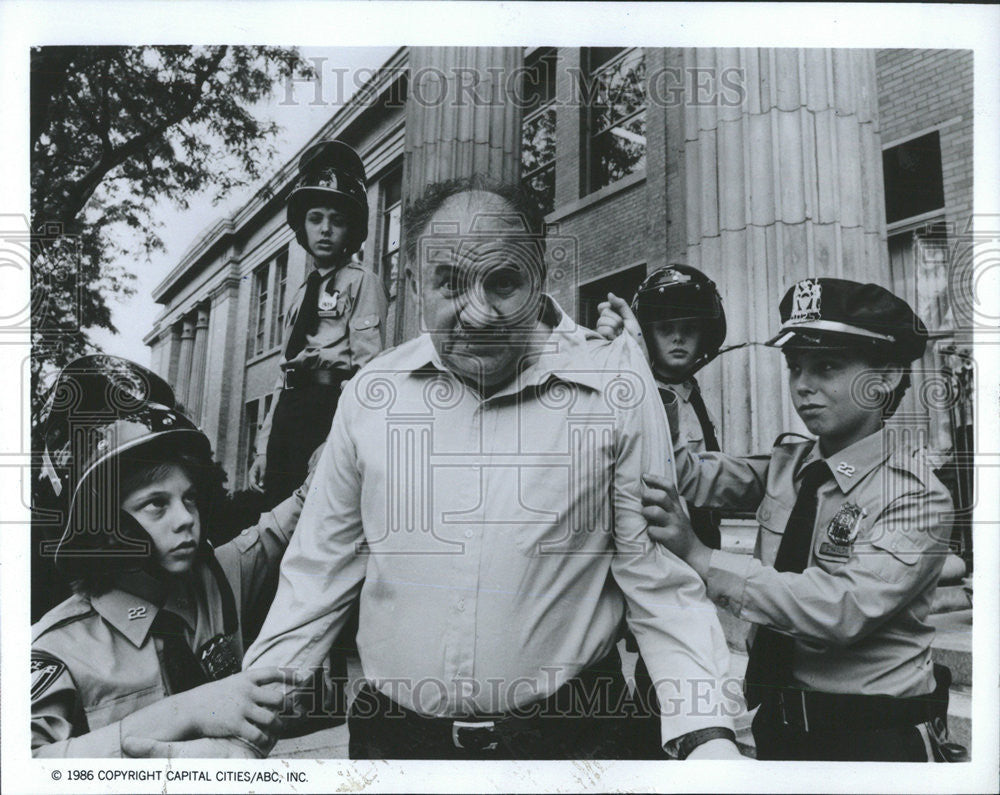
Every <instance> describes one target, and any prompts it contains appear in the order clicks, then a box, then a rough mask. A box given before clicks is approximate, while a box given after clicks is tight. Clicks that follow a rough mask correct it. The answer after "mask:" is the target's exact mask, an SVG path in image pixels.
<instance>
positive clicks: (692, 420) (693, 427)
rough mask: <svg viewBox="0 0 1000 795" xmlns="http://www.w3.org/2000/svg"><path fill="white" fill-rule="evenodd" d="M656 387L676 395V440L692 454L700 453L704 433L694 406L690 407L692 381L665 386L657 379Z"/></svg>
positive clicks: (702, 447) (703, 443) (690, 379)
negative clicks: (684, 445)
mask: <svg viewBox="0 0 1000 795" xmlns="http://www.w3.org/2000/svg"><path fill="white" fill-rule="evenodd" d="M656 385H657V386H658V387H659V388H660V389H669V390H670V391H671V392H673V393H674V394H675V395H677V431H676V433H677V434H678V438H679V439H680V440H681V441H683V442H684V443H685V444H686V445H687V447H688V449H690V450H691V451H692V452H695V453H700V452H702V451H703V450H704V449H705V432H704V431H703V430H702V429H701V423H700V422H699V421H698V415H697V414H695V411H694V406H692V405H691V393H692V392H693V391H694V387H695V382H694V379H693V378H689V379H688V380H687V381H684V382H682V383H680V384H667V383H664V382H663V381H660V380H659V379H657V382H656Z"/></svg>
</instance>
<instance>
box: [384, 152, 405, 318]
mask: <svg viewBox="0 0 1000 795" xmlns="http://www.w3.org/2000/svg"><path fill="white" fill-rule="evenodd" d="M402 197H403V172H402V170H401V169H400V170H397V171H394V172H393V173H392V174H390V175H389V176H387V177H386V178H385V179H383V180H382V248H381V257H380V266H379V267H380V269H381V275H382V280H383V282H384V284H385V289H386V292H388V294H389V299H390V300H392V299H393V298H395V297H396V281H397V279H398V277H399V238H400V227H401V219H402V212H403V204H402Z"/></svg>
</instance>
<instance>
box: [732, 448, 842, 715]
mask: <svg viewBox="0 0 1000 795" xmlns="http://www.w3.org/2000/svg"><path fill="white" fill-rule="evenodd" d="M829 479H830V468H829V467H828V466H827V465H826V462H825V461H813V462H812V463H811V464H809V465H808V466H807V467H806V468H805V469H804V470H803V472H802V486H801V487H800V488H799V494H798V497H796V499H795V507H794V508H792V512H791V514H790V515H789V517H788V524H787V525H785V534H784V535H783V536H782V537H781V545H780V546H779V547H778V555H777V557H776V558H775V560H774V568H775V569H776V570H777V571H792V572H796V573H801V572H802V571H804V570H805V568H806V564H807V563H808V562H809V549H810V547H811V546H812V538H813V525H814V524H815V523H816V507H817V503H818V499H817V492H818V491H819V487H820V486H821V485H823V484H824V483H825V482H826V481H827V480H829ZM794 657H795V639H794V638H792V637H791V636H790V635H783V634H781V633H780V632H776V631H775V630H773V629H771V628H770V627H765V626H760V627H758V628H757V636H756V637H755V638H754V643H753V648H752V649H751V650H750V659H749V661H748V662H747V674H746V686H745V688H744V690H745V692H746V697H747V706H748V707H750V708H751V709H752V708H753V707H756V706H757V705H758V704H759V703H760V702H761V696H762V695H763V694H765V693H768V692H774V689H775V688H780V687H787V686H788V685H789V684H790V683H791V681H792V663H793V662H794Z"/></svg>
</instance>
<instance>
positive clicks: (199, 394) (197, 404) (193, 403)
mask: <svg viewBox="0 0 1000 795" xmlns="http://www.w3.org/2000/svg"><path fill="white" fill-rule="evenodd" d="M207 347H208V306H207V305H202V306H199V307H198V314H197V318H196V320H195V324H194V352H193V353H192V355H191V381H190V384H189V386H188V408H189V409H190V410H191V418H192V419H193V420H194V421H195V422H197V423H199V424H200V423H201V406H202V398H203V394H204V386H205V352H206V349H207Z"/></svg>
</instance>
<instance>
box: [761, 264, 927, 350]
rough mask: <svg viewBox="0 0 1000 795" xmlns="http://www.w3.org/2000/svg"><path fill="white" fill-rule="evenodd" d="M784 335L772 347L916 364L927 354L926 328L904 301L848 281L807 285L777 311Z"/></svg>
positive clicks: (801, 285) (875, 287)
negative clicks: (862, 353)
mask: <svg viewBox="0 0 1000 795" xmlns="http://www.w3.org/2000/svg"><path fill="white" fill-rule="evenodd" d="M778 311H779V314H780V315H781V330H780V331H779V332H778V334H777V335H776V336H775V337H774V338H773V339H771V340H769V341H768V342H767V344H768V345H771V346H774V347H777V348H785V347H805V348H854V349H857V348H858V346H859V345H869V346H871V348H872V349H873V350H875V351H877V352H878V353H879V354H880V355H882V356H885V357H887V358H889V359H891V360H894V361H898V362H912V361H914V360H916V359H919V358H920V357H921V356H923V354H924V349H925V348H926V346H927V327H926V326H925V325H924V323H923V321H922V320H921V319H920V318H919V317H918V316H917V314H916V313H915V312H914V311H913V310H912V309H911V308H910V305H909V304H907V303H906V301H904V300H903V299H902V298H899V297H897V296H895V295H893V294H892V293H891V292H889V291H888V290H886V289H885V288H884V287H880V286H879V285H877V284H870V283H869V284H862V283H861V282H855V281H850V280H848V279H828V278H817V279H803V280H802V281H800V282H797V283H796V284H795V285H793V286H792V287H791V288H790V289H789V290H788V292H786V293H785V296H784V298H782V299H781V304H780V305H779V307H778Z"/></svg>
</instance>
